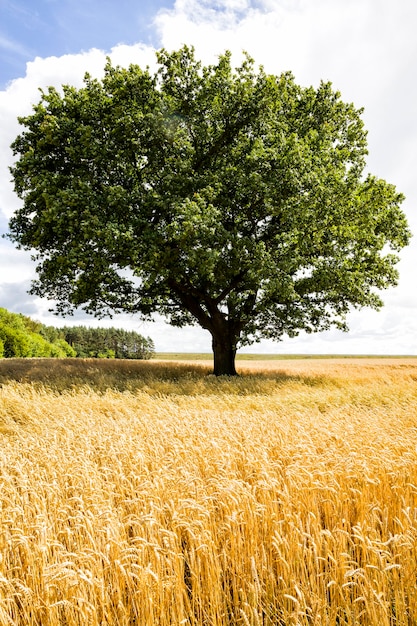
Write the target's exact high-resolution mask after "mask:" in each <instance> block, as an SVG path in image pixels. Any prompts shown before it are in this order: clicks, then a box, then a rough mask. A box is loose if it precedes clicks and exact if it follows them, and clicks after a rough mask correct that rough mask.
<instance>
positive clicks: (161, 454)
mask: <svg viewBox="0 0 417 626" xmlns="http://www.w3.org/2000/svg"><path fill="white" fill-rule="evenodd" d="M238 367H239V369H240V371H241V373H242V376H240V377H239V378H237V379H216V378H215V377H213V376H210V375H209V374H208V371H209V369H208V366H205V365H203V364H201V363H200V364H199V365H198V364H196V365H193V364H190V363H188V364H187V363H184V364H179V363H169V364H167V363H162V362H161V363H156V362H154V363H132V362H121V363H117V362H108V361H107V362H106V361H102V362H99V361H81V362H80V361H75V360H72V361H60V362H59V361H37V360H33V361H19V360H16V361H7V362H6V361H2V362H0V382H1V384H2V387H1V389H0V443H1V450H0V490H1V491H0V493H1V509H0V625H1V626H3V625H8V624H10V625H14V626H57V625H61V624H65V625H66V626H74V625H80V626H81V625H88V626H103V625H107V626H116V625H117V626H128V625H129V626H130V625H138V626H154V625H158V626H168V625H180V624H185V625H195V626H197V625H204V626H209V625H210V626H229V625H236V626H237V625H242V626H244V625H248V624H249V625H251V626H252V625H253V626H256V625H270V626H278V625H282V626H284V625H294V626H296V625H297V626H298V625H300V626H304V625H306V626H307V625H314V626H333V625H345V626H351V625H352V626H353V625H358V624H361V625H364V626H370V625H378V626H391V625H394V624H395V625H396V626H405V625H407V626H408V625H411V624H415V623H417V590H416V578H417V385H416V381H417V360H416V359H408V360H406V359H402V360H398V359H395V360H392V361H391V360H372V359H370V360H346V359H343V360H326V361H318V360H317V361H315V360H308V361H285V362H284V361H282V362H280V361H269V362H264V363H256V362H253V361H252V362H249V361H248V362H247V363H244V362H238Z"/></svg>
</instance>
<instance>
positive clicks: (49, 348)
mask: <svg viewBox="0 0 417 626" xmlns="http://www.w3.org/2000/svg"><path fill="white" fill-rule="evenodd" d="M44 328H46V327H44V326H43V325H42V324H41V323H40V322H36V321H34V320H32V319H31V318H30V317H26V316H25V315H22V314H20V313H11V312H10V311H7V310H6V309H4V308H0V344H1V345H0V357H6V358H11V357H23V358H25V357H59V358H62V357H66V356H75V351H74V350H73V349H72V348H71V346H70V345H69V344H68V343H67V342H66V341H65V340H64V339H63V338H62V337H58V335H57V337H56V339H55V340H47V339H46V338H45V337H44V336H43V334H42V330H43V329H44Z"/></svg>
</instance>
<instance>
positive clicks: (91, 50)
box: [0, 0, 417, 354]
mask: <svg viewBox="0 0 417 626" xmlns="http://www.w3.org/2000/svg"><path fill="white" fill-rule="evenodd" d="M416 32H417V3H416V2H415V0H395V1H394V0H175V1H174V0H0V233H5V232H6V231H7V224H8V220H9V218H10V216H11V215H12V213H13V212H14V211H15V210H16V209H17V208H18V207H19V199H18V198H17V197H16V196H15V195H14V193H13V189H12V185H11V183H10V173H9V171H8V167H9V165H10V164H11V163H12V158H13V157H12V154H11V151H10V149H9V146H10V143H11V142H12V141H13V139H14V138H15V137H16V135H17V134H18V133H19V125H18V122H17V116H18V115H25V114H28V113H30V111H31V106H32V104H33V103H36V102H37V101H39V87H46V86H48V85H57V86H58V85H60V84H62V83H66V84H74V85H81V82H82V77H83V75H84V73H85V72H86V71H88V72H90V73H91V74H93V75H96V76H101V75H102V72H103V67H104V63H105V57H106V55H110V56H111V57H112V58H113V60H114V62H115V63H117V64H119V65H128V64H129V63H131V62H134V63H139V64H143V65H147V64H149V65H151V66H152V64H153V63H154V51H155V49H157V48H160V47H166V48H168V49H176V48H179V47H180V46H181V45H182V44H184V43H187V44H192V45H194V46H195V48H196V51H197V54H198V56H199V57H200V58H201V59H202V60H203V61H204V62H211V61H213V60H215V58H216V55H218V54H219V53H221V52H223V51H224V50H225V49H229V50H231V51H232V52H233V53H234V55H235V58H236V59H238V58H239V55H240V54H241V52H242V50H246V51H248V52H249V53H250V54H251V56H252V57H254V59H255V61H256V62H257V63H259V64H263V65H264V67H265V69H266V70H267V71H268V72H272V73H276V74H279V73H281V72H282V71H286V70H291V71H292V72H293V74H294V75H295V78H296V80H297V82H298V83H300V84H301V85H304V86H307V85H314V86H317V85H318V83H319V81H320V79H324V80H330V81H332V83H333V86H334V87H335V88H337V89H338V90H340V91H341V93H342V98H343V99H344V100H345V101H349V102H354V103H355V105H356V106H357V107H362V106H363V107H364V108H365V113H364V121H365V125H366V128H367V129H368V147H369V158H368V163H367V171H369V172H371V173H373V174H375V175H377V176H379V177H381V178H384V179H386V180H387V181H388V182H390V183H393V184H394V185H396V187H397V189H398V190H399V191H401V192H402V193H404V194H405V196H406V201H405V202H404V204H403V210H404V211H405V212H406V214H407V216H408V220H409V224H410V227H411V230H412V231H413V232H414V233H417V211H416V208H417V158H416V153H417V114H416V111H417V84H416V81H415V72H416V70H415V68H416V63H417V37H416ZM399 271H400V283H399V285H398V287H396V288H395V289H391V290H388V291H386V292H384V294H383V299H384V301H385V307H384V308H383V309H382V310H381V311H380V312H374V311H368V310H364V311H359V312H357V311H355V312H352V314H351V316H350V318H349V319H350V329H351V330H350V332H349V333H341V332H338V331H330V332H326V333H320V334H317V335H313V336H305V335H301V336H300V337H298V338H295V339H291V340H284V341H283V342H280V343H271V342H262V343H261V344H258V345H255V346H253V347H252V349H251V351H253V352H281V353H291V352H293V353H334V354H417V289H416V287H417V281H416V273H417V237H414V238H413V239H412V242H411V245H410V246H409V247H408V248H407V249H405V250H404V251H403V252H402V254H401V262H400V264H399ZM32 278H34V264H33V263H32V261H31V260H30V255H29V254H28V253H25V252H23V251H17V250H15V249H14V247H13V245H12V244H11V243H10V242H8V241H7V240H5V239H0V306H3V307H6V308H8V309H9V310H12V311H15V312H21V313H25V314H27V315H30V316H32V317H34V318H36V319H39V320H40V321H42V322H44V323H47V324H52V325H56V326H58V325H62V324H64V323H69V321H70V320H62V319H61V318H57V317H55V316H53V315H52V314H50V313H49V312H48V309H49V308H50V306H51V303H50V302H48V301H45V300H43V301H42V300H40V299H39V298H34V297H32V296H29V295H28V294H27V290H28V289H29V286H30V281H31V279H32ZM73 322H77V323H89V324H92V325H93V324H95V325H97V323H98V322H96V321H95V320H94V318H85V316H82V315H80V316H77V317H76V318H75V319H74V320H73ZM99 323H100V324H101V325H103V324H104V322H103V321H100V322H99ZM108 323H109V324H112V325H117V326H122V327H125V328H129V329H134V330H137V331H138V332H141V333H142V334H144V335H150V336H151V337H152V338H153V339H154V341H155V343H156V348H157V350H159V351H178V350H180V351H210V337H209V335H208V333H207V332H205V331H202V330H199V329H196V328H190V329H183V330H176V329H173V328H171V327H169V326H167V325H166V324H164V323H163V322H162V321H161V320H157V321H156V322H155V323H153V324H149V323H147V324H144V323H141V322H140V320H138V319H137V318H136V319H135V318H129V317H127V316H118V317H116V318H114V319H113V320H111V321H109V322H108Z"/></svg>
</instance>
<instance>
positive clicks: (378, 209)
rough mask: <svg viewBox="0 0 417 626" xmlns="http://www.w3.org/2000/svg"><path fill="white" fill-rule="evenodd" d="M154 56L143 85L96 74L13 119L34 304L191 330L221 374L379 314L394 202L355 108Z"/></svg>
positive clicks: (124, 71)
mask: <svg viewBox="0 0 417 626" xmlns="http://www.w3.org/2000/svg"><path fill="white" fill-rule="evenodd" d="M157 57H158V63H159V65H158V69H157V71H155V72H153V73H152V72H151V71H150V70H149V68H146V69H142V68H141V67H139V66H137V65H131V66H130V67H129V68H120V67H114V66H112V64H111V63H110V61H108V62H107V65H106V68H105V74H104V77H103V78H102V79H100V80H98V79H94V78H92V77H91V76H89V75H86V76H85V80H84V84H83V86H82V88H75V87H73V86H68V85H67V86H63V87H62V89H60V90H57V89H55V88H49V89H48V90H47V91H44V92H42V96H41V100H40V102H39V103H38V104H37V105H35V106H34V108H33V113H32V114H31V115H29V116H27V117H24V118H20V123H21V125H22V126H23V127H24V129H23V131H22V132H21V134H20V135H19V136H18V137H17V138H16V140H15V141H14V143H13V150H14V154H15V156H16V162H15V164H14V166H13V167H12V169H11V171H12V175H13V178H14V182H15V190H16V192H17V194H18V195H19V197H20V198H21V199H22V201H23V205H22V207H21V208H20V209H19V210H18V211H17V212H16V213H15V215H14V216H13V217H12V219H11V222H10V237H11V238H12V240H14V241H15V242H16V243H17V244H18V245H19V246H20V247H23V248H26V249H32V250H34V251H35V255H34V258H35V259H36V260H37V262H38V265H37V273H38V279H37V280H36V281H35V282H34V284H33V286H32V293H35V294H38V295H40V296H47V297H48V298H51V299H54V300H55V301H56V302H57V305H56V310H57V312H58V313H61V314H67V313H71V312H72V311H73V310H74V309H75V308H77V307H82V308H84V309H85V310H86V311H88V312H90V313H94V314H96V315H107V314H112V313H114V312H123V311H124V312H129V313H137V314H138V315H141V316H143V317H145V318H146V317H148V318H150V317H151V316H152V314H153V313H155V312H156V313H160V314H162V315H164V316H165V317H166V318H167V319H168V321H169V322H170V323H171V324H173V325H175V326H180V327H181V326H184V325H187V324H199V325H200V326H201V327H202V328H204V329H207V331H209V333H210V334H211V337H212V346H213V352H214V372H215V374H229V375H232V374H235V373H236V371H235V355H236V350H237V348H238V346H239V345H244V344H249V343H251V342H253V341H257V340H259V339H260V338H272V339H275V340H279V339H281V338H282V337H283V336H284V335H287V336H290V337H291V336H295V335H297V334H298V333H299V332H300V331H301V330H304V331H307V332H308V333H310V332H315V331H321V330H325V329H328V328H329V327H331V326H332V325H334V326H336V327H338V328H341V329H346V328H347V326H346V314H347V313H348V311H349V310H350V309H351V308H360V307H373V308H376V309H377V308H379V307H380V306H381V305H382V301H381V297H380V295H379V290H381V289H384V288H386V287H388V286H390V285H395V284H396V281H397V271H396V269H395V264H396V262H397V260H398V257H397V255H396V253H397V252H398V251H399V250H400V249H401V248H402V247H403V246H405V245H406V244H407V243H408V240H409V236H410V233H409V230H408V227H407V222H406V219H405V216H404V213H403V212H402V211H401V210H400V208H399V207H400V204H401V202H402V200H403V196H402V195H401V194H400V193H398V192H397V191H396V189H395V187H394V186H393V185H392V184H388V183H387V182H385V181H384V180H381V179H379V178H377V177H376V176H373V175H370V174H367V175H366V174H364V168H365V159H366V155H367V141H366V131H365V129H364V125H363V121H362V119H361V114H362V110H361V109H357V108H355V106H354V105H353V104H349V103H345V102H343V101H342V99H341V96H340V94H339V93H338V92H337V91H335V90H334V89H333V88H332V85H331V83H328V82H322V83H321V84H320V85H319V86H318V87H317V88H313V87H307V88H305V87H301V86H299V85H298V84H296V82H295V80H294V77H293V76H292V74H291V73H283V74H281V75H279V76H275V75H270V74H267V73H266V72H265V71H264V69H263V68H262V67H261V68H257V67H255V64H254V61H253V60H252V59H251V58H250V57H248V56H246V57H245V58H244V61H243V63H242V64H241V65H240V66H239V67H237V68H234V66H233V64H232V61H231V55H230V53H228V52H226V53H225V54H223V55H222V56H220V57H219V59H218V62H216V63H215V64H213V65H208V66H203V65H202V64H201V63H200V62H199V61H198V60H197V59H196V58H195V54H194V50H193V49H191V48H188V47H186V46H185V47H183V48H182V49H180V50H179V51H176V52H172V53H168V52H167V51H165V50H161V51H160V52H159V53H157Z"/></svg>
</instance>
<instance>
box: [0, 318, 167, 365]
mask: <svg viewBox="0 0 417 626" xmlns="http://www.w3.org/2000/svg"><path fill="white" fill-rule="evenodd" d="M154 352H155V346H154V343H153V341H152V339H150V338H149V337H146V338H145V337H142V335H140V334H139V333H136V332H134V331H126V330H122V329H118V328H88V327H86V326H72V327H71V326H68V327H64V328H55V327H54V326H45V325H44V324H41V323H40V322H37V321H35V320H33V319H31V318H30V317H27V316H25V315H22V314H21V313H11V312H10V311H8V310H7V309H4V308H2V307H0V358H12V357H20V358H29V357H49V358H51V357H56V358H66V357H80V358H86V357H88V358H115V359H149V358H151V357H152V355H153V354H154Z"/></svg>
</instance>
